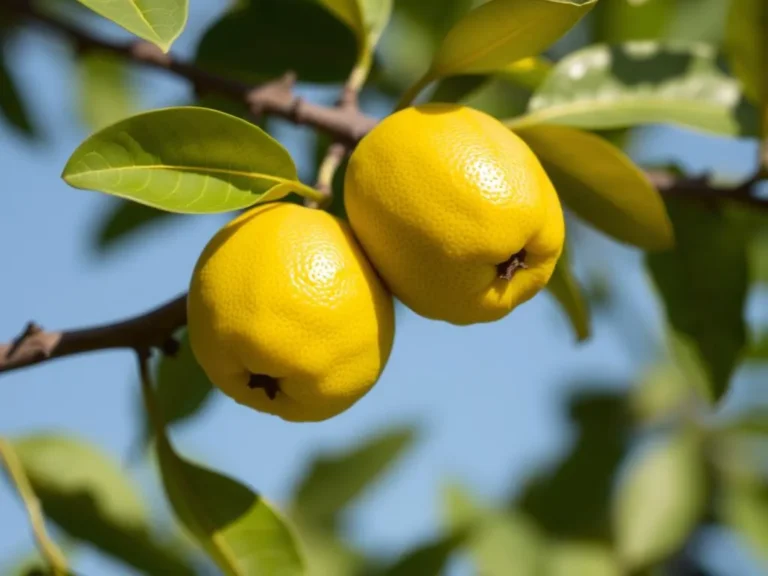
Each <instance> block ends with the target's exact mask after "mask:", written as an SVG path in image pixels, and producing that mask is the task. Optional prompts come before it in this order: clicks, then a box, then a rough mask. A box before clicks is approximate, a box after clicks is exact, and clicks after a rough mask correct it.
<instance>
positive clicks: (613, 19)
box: [591, 0, 676, 44]
mask: <svg viewBox="0 0 768 576" xmlns="http://www.w3.org/2000/svg"><path fill="white" fill-rule="evenodd" d="M675 2H676V0H645V1H643V2H634V1H632V0H618V1H614V2H610V1H608V2H598V3H597V6H595V9H594V11H593V12H592V14H591V17H592V19H593V22H594V28H593V36H594V42H593V43H594V44H598V43H603V42H605V43H608V44H617V43H619V42H626V41H628V40H651V39H655V38H660V37H662V36H663V35H664V30H665V28H666V26H667V24H668V18H669V17H670V16H671V15H672V12H673V9H674V4H675Z"/></svg>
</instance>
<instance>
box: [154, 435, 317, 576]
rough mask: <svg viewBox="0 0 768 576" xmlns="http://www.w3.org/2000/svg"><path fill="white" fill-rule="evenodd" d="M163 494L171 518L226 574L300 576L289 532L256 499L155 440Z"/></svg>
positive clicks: (301, 570)
mask: <svg viewBox="0 0 768 576" xmlns="http://www.w3.org/2000/svg"><path fill="white" fill-rule="evenodd" d="M157 454H158V460H159V463H160V470H161V472H162V477H163V485H164V486H165V492H166V495H167V496H168V499H169V500H170V502H171V505H172V507H173V509H174V511H175V512H176V515H177V517H178V518H179V520H180V521H181V522H182V523H183V525H184V526H185V527H186V528H187V530H189V532H190V533H191V534H192V535H193V536H195V538H196V539H197V540H198V542H199V543H200V545H201V546H202V547H203V548H204V549H205V550H206V552H208V554H210V556H211V558H212V559H213V560H214V561H215V562H216V565H217V566H218V567H219V568H220V569H221V570H222V571H223V573H224V574H227V575H230V576H302V575H304V574H305V573H306V570H305V567H304V560H303V558H302V556H301V554H300V552H299V544H298V542H297V540H296V537H295V536H294V533H293V530H292V529H291V528H289V526H288V524H287V523H286V521H285V520H284V519H283V518H282V517H281V516H280V515H278V514H277V513H276V512H275V511H274V509H273V508H272V506H271V505H270V504H269V503H267V502H266V501H265V500H264V499H263V498H262V497H261V496H259V495H258V494H256V493H254V492H253V491H251V490H250V489H249V488H248V487H246V486H244V485H243V484H240V483H239V482H237V481H235V480H233V479H231V478H229V477H227V476H224V475H222V474H218V473H217V472H213V471H211V470H208V469H206V468H203V467H201V466H198V465H196V464H193V463H191V462H189V461H187V460H184V459H183V458H181V457H180V456H179V455H177V454H176V452H175V451H174V450H173V447H172V446H171V444H170V442H169V441H168V439H167V438H165V437H161V438H159V439H158V442H157Z"/></svg>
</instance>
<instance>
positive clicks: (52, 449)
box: [14, 435, 194, 576]
mask: <svg viewBox="0 0 768 576" xmlns="http://www.w3.org/2000/svg"><path fill="white" fill-rule="evenodd" d="M14 447H15V449H16V452H17V453H18V456H19V458H20V459H21V461H22V464H23V466H24V470H25V472H26V473H27V476H28V477H29V480H30V482H31V484H32V487H33V488H34V490H35V493H36V494H37V496H38V497H39V498H40V501H41V502H42V505H43V510H44V512H45V514H46V515H47V516H48V517H50V518H51V519H52V520H53V521H54V522H56V524H58V525H59V526H60V527H61V528H62V529H63V530H64V531H65V532H66V533H67V534H69V535H70V536H71V537H73V538H75V539H77V540H82V541H85V542H89V543H91V544H93V545H94V546H96V547H97V548H99V549H100V550H102V551H104V552H106V553H107V554H109V555H111V556H113V557H114V558H116V559H118V560H120V561H122V562H124V563H126V564H128V565H130V566H133V567H135V568H137V569H139V570H142V571H144V572H146V573H147V574H152V575H157V576H160V575H166V574H180V575H186V574H188V575H192V574H194V572H193V570H192V568H191V567H190V566H188V565H187V564H186V562H184V561H183V560H182V559H180V558H179V557H178V556H177V555H176V554H173V553H171V552H170V551H169V550H168V549H166V548H165V547H161V546H159V545H158V544H156V543H154V542H153V541H152V539H151V537H150V532H149V524H148V516H147V511H146V509H145V507H144V504H143V503H142V501H141V499H140V496H139V493H138V492H137V490H136V488H135V487H134V486H133V484H132V483H131V482H130V481H129V480H128V478H127V477H126V475H125V472H124V470H121V469H120V467H119V466H118V464H117V463H115V462H113V461H112V460H110V459H109V457H108V456H106V455H105V454H103V453H102V452H101V451H99V450H98V449H97V448H95V447H93V446H91V445H89V444H87V443H85V442H82V441H80V440H77V439H75V438H69V437H64V436H53V435H36V436H28V437H25V438H21V439H19V440H17V441H16V442H14Z"/></svg>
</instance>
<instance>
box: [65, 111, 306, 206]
mask: <svg viewBox="0 0 768 576" xmlns="http://www.w3.org/2000/svg"><path fill="white" fill-rule="evenodd" d="M62 177H63V178H64V180H66V182H67V183H68V184H69V185H71V186H74V187H75V188H83V189H88V190H100V191H101V192H105V193H107V194H114V195H116V196H120V197H123V198H127V199H129V200H134V201H136V202H139V203H140V204H145V205H147V206H152V207H154V208H160V209H162V210H167V211H169V212H184V213H193V214H194V213H213V212H226V211H230V210H237V209H239V208H246V207H248V206H251V205H253V204H256V203H258V202H262V201H266V200H276V199H278V198H281V197H283V196H285V195H286V194H288V193H289V192H291V191H296V192H299V193H301V194H302V195H303V194H307V195H309V196H312V197H313V198H315V199H318V196H317V194H318V193H317V192H314V191H313V190H312V189H311V188H309V187H307V186H304V185H303V184H301V183H300V182H299V181H298V176H297V174H296V166H295V165H294V164H293V160H291V157H290V155H289V154H288V152H287V151H286V150H285V149H284V148H283V147H282V146H281V145H280V143H279V142H277V141H276V140H275V139H273V138H272V137H271V136H269V134H267V133H266V132H264V131H263V130H262V129H261V128H258V127H257V126H254V125H253V124H250V123H248V122H246V121H245V120H241V119H240V118H236V117H234V116H230V115H228V114H224V113H223V112H218V111H215V110H210V109H207V108H196V107H191V106H190V107H179V108H165V109H162V110H154V111H152V112H146V113H144V114H139V115H137V116H133V117H131V118H128V119H126V120H123V121H122V122H118V123H117V124H114V125H112V126H109V127H108V128H105V129H104V130H102V131H100V132H97V133H96V134H94V135H93V136H91V137H90V138H88V139H87V140H85V142H83V143H82V144H81V145H80V146H79V147H78V148H77V150H75V152H74V153H73V154H72V156H71V157H70V159H69V161H68V162H67V165H66V167H65V168H64V173H63V174H62Z"/></svg>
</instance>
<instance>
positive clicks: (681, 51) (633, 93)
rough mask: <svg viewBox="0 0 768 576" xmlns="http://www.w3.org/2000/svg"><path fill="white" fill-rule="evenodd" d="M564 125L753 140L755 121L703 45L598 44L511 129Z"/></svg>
mask: <svg viewBox="0 0 768 576" xmlns="http://www.w3.org/2000/svg"><path fill="white" fill-rule="evenodd" d="M536 124H563V125H567V126H574V127H578V128H585V129H589V130H596V129H611V128H628V127H632V126H638V125H645V124H675V125H679V126H683V127H686V128H691V129H695V130H700V131H704V132H712V133H715V134H723V135H729V136H736V135H754V134H756V132H757V115H756V113H755V110H754V108H753V107H752V106H750V105H749V104H748V103H747V102H746V100H745V99H744V97H743V95H742V93H741V89H740V87H739V84H738V82H737V81H736V80H735V79H733V78H732V77H730V76H729V75H728V74H727V73H726V72H725V71H723V70H722V68H721V67H720V65H719V63H718V59H717V53H716V51H715V50H714V48H712V47H710V46H706V45H703V44H682V43H676V44H672V43H670V44H659V43H655V42H628V43H625V44H621V45H618V46H606V45H596V46H590V47H588V48H584V49H582V50H579V51H577V52H574V53H572V54H570V55H569V56H567V57H565V58H563V59H562V60H561V61H560V62H559V63H558V64H557V65H556V67H555V69H554V70H553V72H552V73H551V74H550V75H549V76H548V77H547V79H546V80H545V81H544V83H543V84H542V85H541V86H540V87H539V89H538V90H537V91H536V92H535V93H534V95H533V97H532V98H531V100H530V103H529V110H528V113H527V114H526V115H524V116H521V117H519V118H513V119H511V120H508V121H507V125H508V126H510V127H512V128H513V129H514V128H516V127H520V126H530V125H536Z"/></svg>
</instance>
